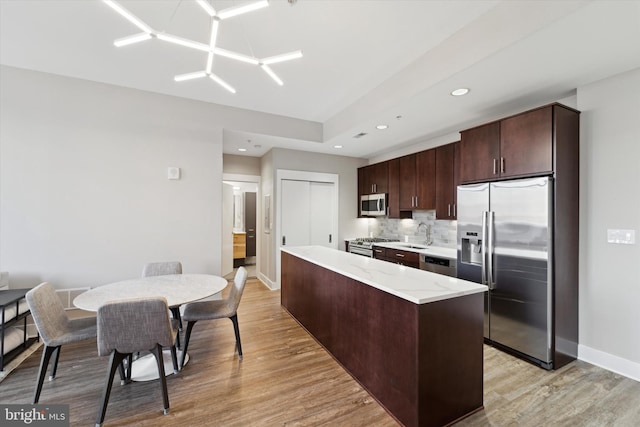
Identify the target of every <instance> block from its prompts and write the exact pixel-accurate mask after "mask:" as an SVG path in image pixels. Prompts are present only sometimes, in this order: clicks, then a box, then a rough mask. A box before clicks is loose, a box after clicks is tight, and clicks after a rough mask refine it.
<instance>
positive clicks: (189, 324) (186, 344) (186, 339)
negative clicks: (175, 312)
mask: <svg viewBox="0 0 640 427" xmlns="http://www.w3.org/2000/svg"><path fill="white" fill-rule="evenodd" d="M195 324H196V321H193V322H187V332H186V333H185V336H184V347H183V348H182V357H181V358H180V369H181V370H182V368H183V367H184V359H185V357H187V347H189V338H191V330H192V329H193V325H195Z"/></svg>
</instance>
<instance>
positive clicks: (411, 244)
mask: <svg viewBox="0 0 640 427" xmlns="http://www.w3.org/2000/svg"><path fill="white" fill-rule="evenodd" d="M395 245H397V246H400V247H402V248H409V249H428V248H429V246H427V245H417V244H415V243H396V244H395Z"/></svg>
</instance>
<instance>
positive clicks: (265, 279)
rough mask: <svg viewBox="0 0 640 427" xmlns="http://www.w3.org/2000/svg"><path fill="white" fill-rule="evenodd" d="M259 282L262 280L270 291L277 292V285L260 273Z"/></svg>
mask: <svg viewBox="0 0 640 427" xmlns="http://www.w3.org/2000/svg"><path fill="white" fill-rule="evenodd" d="M258 280H260V281H261V282H262V283H263V284H264V285H265V286H266V287H267V288H269V289H270V290H272V291H274V290H276V284H275V283H273V282H272V281H271V280H269V278H268V277H267V276H265V275H264V274H262V273H258Z"/></svg>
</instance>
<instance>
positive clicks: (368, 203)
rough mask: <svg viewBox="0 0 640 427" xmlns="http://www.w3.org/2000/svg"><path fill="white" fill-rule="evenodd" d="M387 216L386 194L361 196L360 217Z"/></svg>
mask: <svg viewBox="0 0 640 427" xmlns="http://www.w3.org/2000/svg"><path fill="white" fill-rule="evenodd" d="M386 214H387V195H386V194H365V195H364V196H360V215H362V216H383V215H386Z"/></svg>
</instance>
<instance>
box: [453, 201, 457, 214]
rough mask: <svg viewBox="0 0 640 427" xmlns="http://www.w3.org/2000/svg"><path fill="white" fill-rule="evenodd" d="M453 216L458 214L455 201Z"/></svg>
mask: <svg viewBox="0 0 640 427" xmlns="http://www.w3.org/2000/svg"><path fill="white" fill-rule="evenodd" d="M453 216H457V215H456V204H455V203H454V204H453Z"/></svg>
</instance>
